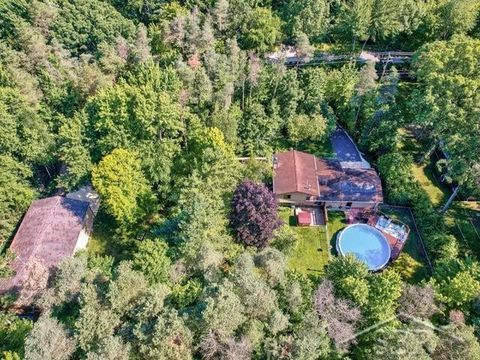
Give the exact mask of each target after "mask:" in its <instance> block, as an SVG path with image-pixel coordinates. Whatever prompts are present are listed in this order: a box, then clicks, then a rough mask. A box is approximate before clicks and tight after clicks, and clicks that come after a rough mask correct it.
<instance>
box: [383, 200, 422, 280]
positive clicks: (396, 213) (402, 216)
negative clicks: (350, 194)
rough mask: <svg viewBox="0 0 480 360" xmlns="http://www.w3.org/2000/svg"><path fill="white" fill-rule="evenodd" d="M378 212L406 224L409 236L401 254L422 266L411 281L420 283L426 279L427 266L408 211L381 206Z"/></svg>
mask: <svg viewBox="0 0 480 360" xmlns="http://www.w3.org/2000/svg"><path fill="white" fill-rule="evenodd" d="M380 211H381V212H382V213H384V214H385V215H387V216H388V217H390V218H392V219H394V220H397V221H401V222H403V223H404V224H407V225H408V227H409V228H410V234H409V236H408V239H407V242H406V243H405V246H404V247H403V252H406V253H407V254H409V255H410V256H411V257H412V258H414V259H415V260H416V261H418V262H419V263H420V264H422V267H421V268H419V270H418V271H417V272H416V273H415V275H414V276H413V278H412V279H411V281H412V282H413V283H419V282H421V281H422V280H423V279H425V278H427V277H428V265H427V260H426V259H425V257H424V256H423V253H422V247H421V242H420V237H419V235H418V233H417V232H416V231H415V225H414V223H413V219H412V216H411V214H410V211H408V209H404V208H392V207H389V206H381V207H380Z"/></svg>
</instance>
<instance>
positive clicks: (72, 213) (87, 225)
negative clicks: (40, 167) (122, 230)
mask: <svg viewBox="0 0 480 360" xmlns="http://www.w3.org/2000/svg"><path fill="white" fill-rule="evenodd" d="M93 217H94V215H93V212H92V210H91V209H90V204H89V203H88V202H85V201H79V200H75V199H69V198H65V197H61V196H53V197H49V198H46V199H41V200H36V201H34V202H32V204H31V205H30V208H29V209H28V210H27V212H26V214H25V216H24V218H23V221H22V223H21V224H20V226H19V228H18V230H17V233H16V235H15V237H14V239H13V241H12V244H11V245H10V250H11V251H12V252H13V253H14V255H15V259H14V260H13V263H12V270H13V271H14V272H15V274H14V275H13V276H11V277H10V278H8V279H4V280H0V294H5V293H8V292H12V291H14V292H16V293H17V295H18V301H17V304H18V305H19V306H21V305H28V304H29V303H30V302H31V301H32V300H33V299H34V297H35V295H37V294H38V293H39V292H40V291H41V290H43V289H44V288H45V287H46V285H47V281H48V276H49V273H50V270H51V269H52V268H55V267H56V266H57V265H58V264H59V263H60V262H61V261H62V260H63V259H65V258H66V257H69V256H72V255H73V254H74V253H75V252H76V251H78V250H81V249H85V248H86V246H87V242H88V238H89V234H90V233H91V230H92V226H93Z"/></svg>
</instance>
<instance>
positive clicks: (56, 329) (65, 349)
mask: <svg viewBox="0 0 480 360" xmlns="http://www.w3.org/2000/svg"><path fill="white" fill-rule="evenodd" d="M75 345H76V343H75V340H74V339H72V337H70V336H69V335H68V334H67V332H66V330H65V328H64V327H63V326H62V325H61V324H60V323H58V321H57V320H56V319H54V318H51V317H49V316H48V315H44V316H42V317H41V318H40V319H38V320H37V322H36V323H35V325H34V326H33V329H32V331H31V332H30V334H29V335H28V337H27V338H26V340H25V358H27V359H33V360H40V359H64V360H67V359H69V358H70V356H71V355H72V354H73V352H74V350H75Z"/></svg>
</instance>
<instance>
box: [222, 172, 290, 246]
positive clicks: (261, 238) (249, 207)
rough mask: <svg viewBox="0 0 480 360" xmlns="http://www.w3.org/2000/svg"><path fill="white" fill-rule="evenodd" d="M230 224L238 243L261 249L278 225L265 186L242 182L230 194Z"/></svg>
mask: <svg viewBox="0 0 480 360" xmlns="http://www.w3.org/2000/svg"><path fill="white" fill-rule="evenodd" d="M230 223H231V226H232V228H233V229H234V231H235V234H236V237H237V239H238V240H239V241H240V242H243V243H244V244H245V245H250V246H256V247H257V248H259V249H262V248H264V247H266V246H267V245H268V243H269V241H270V240H271V239H272V237H273V235H274V231H275V230H277V229H278V228H279V227H280V226H281V225H282V221H281V220H280V219H279V217H278V215H277V200H276V199H275V197H274V196H273V194H272V192H271V191H270V190H268V189H267V187H266V186H265V185H263V184H256V183H254V182H252V181H244V182H243V183H241V184H240V185H239V186H238V187H237V189H236V190H235V192H234V194H233V200H232V212H231V218H230Z"/></svg>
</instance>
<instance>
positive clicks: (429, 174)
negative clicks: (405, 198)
mask: <svg viewBox="0 0 480 360" xmlns="http://www.w3.org/2000/svg"><path fill="white" fill-rule="evenodd" d="M412 173H413V175H414V176H415V178H416V179H417V181H418V182H419V183H420V185H421V186H422V188H423V189H424V190H425V191H426V192H427V194H428V196H429V197H430V200H431V201H432V203H433V205H435V206H438V205H441V204H442V203H444V202H445V200H446V199H447V198H448V196H449V195H450V191H449V190H448V189H447V188H446V187H445V186H443V184H441V183H439V182H438V180H437V179H436V178H435V176H434V174H433V171H432V169H431V167H430V165H423V164H415V165H413V166H412Z"/></svg>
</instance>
